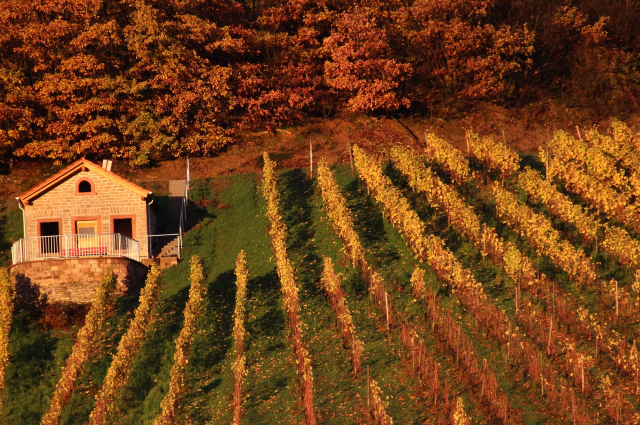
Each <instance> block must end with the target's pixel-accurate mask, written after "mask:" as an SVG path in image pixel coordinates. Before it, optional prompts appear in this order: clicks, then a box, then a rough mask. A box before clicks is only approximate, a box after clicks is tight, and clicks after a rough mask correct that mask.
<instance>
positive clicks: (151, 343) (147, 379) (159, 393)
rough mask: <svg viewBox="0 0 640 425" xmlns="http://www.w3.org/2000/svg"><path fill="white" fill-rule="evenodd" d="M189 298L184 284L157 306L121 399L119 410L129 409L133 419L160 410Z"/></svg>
mask: <svg viewBox="0 0 640 425" xmlns="http://www.w3.org/2000/svg"><path fill="white" fill-rule="evenodd" d="M188 298H189V287H185V288H181V289H180V290H179V291H177V292H176V293H175V294H173V295H172V296H170V297H168V298H166V299H163V300H161V301H160V304H159V305H158V308H157V310H156V313H155V315H154V322H153V323H152V325H151V329H150V330H149V332H148V334H147V338H146V339H145V341H144V343H143V345H142V347H141V349H140V352H139V353H138V355H137V356H136V358H135V360H134V362H133V365H132V368H131V374H130V376H129V379H128V381H127V385H126V386H125V388H124V390H123V397H122V399H121V400H120V406H119V407H120V409H119V410H121V411H124V412H129V414H128V417H129V418H130V419H132V420H133V421H137V420H138V419H139V418H140V415H141V414H143V416H146V417H147V419H150V418H153V417H154V416H155V415H156V414H157V413H158V412H159V411H160V410H159V409H160V408H159V406H160V402H161V401H162V398H163V397H164V393H165V392H166V389H167V388H168V381H169V372H170V370H171V366H172V364H173V360H172V359H173V354H174V351H175V339H176V337H177V336H178V333H179V332H180V329H181V328H182V323H183V317H184V316H183V311H184V307H185V305H186V303H187V300H188ZM140 410H142V412H141V411H140ZM136 418H137V419H136ZM127 423H130V422H127Z"/></svg>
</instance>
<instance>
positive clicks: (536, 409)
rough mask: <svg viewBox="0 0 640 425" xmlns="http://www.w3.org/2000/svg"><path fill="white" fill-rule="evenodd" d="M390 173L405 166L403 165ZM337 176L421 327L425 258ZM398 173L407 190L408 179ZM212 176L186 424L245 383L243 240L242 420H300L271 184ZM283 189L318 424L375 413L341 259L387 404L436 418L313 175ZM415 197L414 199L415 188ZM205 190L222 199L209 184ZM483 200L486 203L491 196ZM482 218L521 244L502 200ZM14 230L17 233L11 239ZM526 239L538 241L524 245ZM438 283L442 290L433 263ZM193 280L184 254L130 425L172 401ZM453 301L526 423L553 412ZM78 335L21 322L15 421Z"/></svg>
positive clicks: (480, 267)
mask: <svg viewBox="0 0 640 425" xmlns="http://www.w3.org/2000/svg"><path fill="white" fill-rule="evenodd" d="M389 172H390V173H391V174H392V175H393V172H392V171H389ZM336 177H337V178H338V181H339V183H340V185H341V186H342V188H343V192H344V193H345V196H346V197H347V199H348V202H349V205H350V207H351V208H352V211H353V215H354V219H355V222H356V226H357V230H358V232H359V234H360V236H361V238H362V240H363V243H364V245H365V247H366V248H367V249H368V250H369V252H370V259H371V261H372V262H373V264H374V265H375V266H376V267H378V268H379V270H380V272H381V273H382V274H383V276H384V277H385V279H386V281H387V287H388V288H389V289H390V290H392V291H393V301H394V305H395V306H396V308H398V309H399V310H401V311H402V312H403V313H405V314H407V315H408V316H411V317H413V318H414V320H416V321H417V322H420V321H421V320H422V319H421V317H422V316H423V310H421V308H420V307H418V306H416V305H415V304H414V303H413V302H412V301H413V298H412V297H411V296H410V295H409V294H410V291H411V288H410V286H409V283H408V278H409V276H410V274H411V272H412V271H413V269H414V268H415V266H416V265H417V263H416V261H415V260H414V259H413V255H412V254H411V252H410V251H409V250H408V249H407V247H406V245H405V243H404V240H403V239H402V238H401V237H400V235H398V233H397V232H396V231H395V230H394V229H393V228H392V226H391V225H390V224H389V223H388V221H387V220H386V219H384V218H383V215H382V213H381V211H380V208H379V207H378V206H377V205H376V204H375V202H374V201H373V200H372V199H371V197H369V196H367V195H366V193H365V191H364V190H363V187H362V186H361V184H360V183H359V182H357V181H353V180H352V179H351V175H350V171H349V169H348V168H342V167H340V168H338V169H337V170H336ZM396 177H397V176H396ZM394 178H395V177H394ZM395 180H396V182H397V183H398V184H399V185H400V186H401V187H402V182H401V180H398V179H397V178H395ZM212 183H213V184H215V185H216V186H220V187H224V188H225V189H224V190H221V193H220V195H219V197H218V201H219V205H218V207H217V208H212V207H208V208H207V209H206V210H205V209H204V208H200V207H198V206H197V205H195V204H191V205H190V217H191V220H192V222H193V223H194V224H195V225H194V227H193V229H192V230H190V231H189V232H188V233H187V234H186V235H185V240H184V245H185V248H184V256H185V257H189V256H191V255H193V254H198V255H200V256H201V257H202V258H203V261H204V264H205V270H206V271H207V274H208V277H207V284H208V295H207V302H206V304H205V306H204V308H203V312H202V315H201V317H200V321H199V327H200V332H199V333H198V335H197V336H196V339H195V341H194V344H193V349H192V353H191V356H190V360H189V366H188V368H187V374H188V376H187V380H186V382H187V388H186V391H187V393H186V395H185V397H184V399H183V401H182V402H181V403H180V409H179V412H178V414H179V417H178V421H179V422H188V421H192V422H193V423H205V422H207V421H210V423H220V422H228V421H229V420H230V417H231V416H230V415H231V411H230V406H231V397H232V388H233V375H232V373H231V361H232V356H233V351H232V350H231V334H230V332H231V327H232V313H233V307H234V302H235V284H234V282H235V277H234V274H233V271H234V266H235V259H236V255H237V253H238V252H239V251H240V249H244V250H245V251H246V253H247V260H248V266H249V272H250V282H249V292H248V306H247V308H248V311H247V313H248V323H247V325H246V327H247V331H248V342H247V348H248V351H247V357H248V359H247V360H248V369H249V374H248V376H247V377H246V380H245V387H244V394H245V402H244V405H243V408H244V410H245V416H244V421H245V423H265V424H267V423H268V424H271V423H300V422H301V421H302V419H303V414H302V406H301V403H300V391H299V387H298V384H297V377H296V374H295V364H294V361H293V356H292V351H291V347H290V344H289V342H288V340H287V328H286V325H285V319H284V315H283V313H282V309H281V303H282V299H281V295H280V291H279V282H278V278H277V274H276V273H275V266H274V263H273V259H272V254H271V249H270V245H269V239H268V234H267V232H266V229H267V224H268V223H267V220H266V218H265V216H264V210H265V203H264V200H263V198H262V194H261V193H260V186H259V178H258V177H257V176H254V175H235V176H229V177H219V178H216V179H213V180H212ZM278 188H279V190H280V193H281V196H282V205H281V208H282V210H281V211H282V214H283V217H284V220H285V222H286V224H287V226H288V227H289V239H288V241H287V243H288V247H289V255H290V258H291V260H292V262H293V264H294V267H295V270H296V278H297V280H298V282H299V284H300V285H301V292H300V296H301V304H302V312H301V314H302V320H303V322H304V323H305V325H306V328H305V341H306V343H307V344H308V349H309V351H310V353H311V356H312V358H313V361H314V364H313V367H314V384H315V405H316V408H317V414H318V418H319V419H320V422H322V423H362V422H366V420H365V419H364V417H365V409H366V384H365V382H366V381H365V378H364V376H362V375H361V376H359V377H355V376H353V374H352V372H351V366H350V364H349V360H348V352H347V351H346V350H344V349H343V347H342V342H341V340H340V337H339V333H338V331H337V329H336V325H335V318H334V316H333V312H332V311H331V308H330V306H329V304H328V301H327V299H326V296H325V295H324V293H323V292H322V291H321V289H320V286H319V278H320V274H321V271H322V256H325V255H328V256H331V257H332V258H333V259H334V262H335V263H336V264H337V268H338V270H339V271H341V272H342V273H343V274H344V276H345V279H344V283H343V284H344V288H345V291H346V293H347V296H348V303H349V307H350V308H351V311H352V314H353V316H354V323H355V325H356V328H357V332H358V335H359V337H360V338H361V339H362V340H363V341H364V342H365V351H364V354H363V365H364V366H365V367H366V366H369V368H370V373H371V375H372V377H373V378H375V379H376V380H377V381H378V382H379V384H380V387H381V388H382V390H383V392H384V393H385V395H387V396H388V397H389V413H390V414H391V416H392V417H394V419H396V421H398V422H402V423H406V422H411V423H422V422H424V421H427V420H429V418H432V414H433V413H432V412H430V411H429V408H430V407H431V404H430V403H429V402H428V401H427V400H424V399H423V398H422V396H421V393H420V391H419V389H418V388H417V382H416V381H415V379H412V378H410V377H409V376H408V375H407V374H406V373H405V369H404V367H403V365H402V361H401V356H400V354H399V353H400V352H399V344H398V342H397V341H396V339H395V338H394V337H393V336H391V337H390V336H389V335H388V334H387V333H386V332H385V327H384V321H383V318H382V317H381V316H380V315H379V314H378V313H377V312H376V311H375V310H374V309H373V308H372V306H371V303H370V302H369V298H368V295H367V293H366V288H365V286H364V284H363V283H362V281H361V279H360V278H359V276H358V274H357V273H356V272H355V271H354V270H353V268H351V267H350V266H348V264H347V262H345V261H343V254H342V252H341V248H342V244H341V242H340V241H339V239H337V238H336V236H335V235H333V234H332V232H331V229H330V223H329V222H328V219H327V218H326V216H325V214H324V211H323V208H322V201H321V199H320V196H319V193H318V190H317V188H316V189H315V190H314V188H313V186H312V184H311V182H310V181H309V180H308V178H307V177H306V176H305V174H304V173H303V170H287V171H285V172H283V173H281V175H280V181H279V186H278ZM405 189H406V188H405ZM205 192H206V191H205ZM405 193H406V194H407V195H409V196H411V194H410V193H409V192H408V191H406V190H405ZM203 196H204V197H207V196H214V195H213V194H212V192H206V193H205V194H204V195H203ZM412 201H413V202H414V206H415V207H416V209H417V211H418V212H419V213H420V215H421V217H422V218H423V219H424V220H425V222H426V223H427V226H428V231H429V232H434V233H437V234H440V235H442V236H443V237H444V238H445V240H446V242H447V245H448V246H449V247H450V248H451V249H452V250H453V251H454V252H455V253H456V255H457V256H458V257H459V258H460V259H461V261H462V262H463V264H464V265H465V266H467V267H470V268H471V269H472V270H473V271H474V273H475V274H476V277H477V278H478V280H479V281H481V282H482V283H483V285H484V286H485V288H486V290H487V292H488V293H489V294H490V295H491V296H492V297H493V298H494V300H495V301H496V302H498V303H499V304H500V305H501V306H502V307H503V308H505V310H506V311H507V313H508V314H509V315H512V310H513V305H512V304H513V301H512V299H511V298H510V297H509V295H508V291H507V290H506V288H507V287H508V286H509V285H510V284H512V283H511V282H509V280H508V279H505V277H504V276H503V274H502V273H501V272H500V271H499V270H497V269H496V268H495V267H494V266H492V265H491V264H489V263H488V262H485V261H482V260H481V259H480V258H479V255H478V253H477V251H476V250H474V249H473V248H472V247H470V246H469V244H466V243H465V242H464V241H463V240H462V239H461V238H460V237H459V235H457V234H456V233H455V232H453V231H447V229H446V227H447V226H446V219H443V216H442V214H438V213H436V212H434V211H432V210H431V209H430V208H429V207H428V206H427V205H424V204H423V203H421V201H420V199H418V198H417V197H414V198H412ZM471 202H473V203H475V205H481V204H482V201H479V200H471ZM18 212H19V211H18ZM484 213H485V214H484V215H485V219H486V220H487V221H488V222H489V224H492V225H497V226H498V228H499V230H500V232H501V233H502V234H504V235H505V236H507V237H508V238H509V239H515V238H514V237H513V235H512V234H511V233H510V232H508V231H506V229H504V228H501V225H500V223H498V222H495V220H493V219H492V217H491V210H490V209H489V210H486V211H484ZM16 216H17V215H16V213H15V211H12V212H11V213H10V214H9V215H8V217H9V219H8V220H10V221H11V222H19V221H17V219H16ZM17 217H18V218H20V217H19V216H17ZM14 224H15V223H14ZM13 227H15V226H13ZM5 228H6V225H5ZM4 237H5V239H6V238H7V235H6V234H5V235H4ZM518 243H519V245H520V246H521V247H523V248H527V247H526V244H523V243H522V242H518ZM528 251H529V252H530V250H528ZM543 260H544V259H542V260H539V261H543ZM425 268H426V267H425ZM561 280H562V279H561ZM427 283H428V284H429V285H431V286H432V287H435V288H439V287H440V285H439V284H438V283H437V282H436V279H435V276H434V274H433V273H432V272H430V270H428V269H427ZM567 286H568V285H567ZM188 288H189V283H188V262H186V261H183V262H182V263H180V264H179V265H178V266H177V267H175V268H171V269H168V270H167V271H166V272H165V273H164V275H163V292H162V295H161V298H162V299H161V304H160V308H159V311H158V315H157V318H156V320H155V321H154V322H153V324H152V330H151V332H150V335H149V338H148V339H147V340H146V341H145V343H144V345H143V348H142V350H141V352H140V354H139V355H138V356H137V357H136V359H135V361H134V366H133V371H132V374H131V379H130V380H129V382H128V385H127V387H126V390H125V393H124V397H123V399H122V400H121V401H120V405H119V408H120V410H121V412H122V413H121V415H120V416H119V422H120V423H125V424H139V423H149V422H150V421H151V420H152V419H153V418H154V417H155V416H156V415H157V413H158V412H159V406H160V402H161V400H162V398H163V396H164V394H165V392H166V390H167V388H168V379H169V371H170V369H171V365H172V362H173V353H174V340H175V337H176V336H177V334H178V332H179V331H180V327H181V325H182V309H183V308H184V305H185V303H186V300H187V296H188ZM443 294H444V293H443ZM445 303H449V304H448V306H449V308H451V309H452V310H453V311H454V312H456V313H458V314H460V318H461V320H462V323H463V325H464V327H465V329H466V330H467V334H468V335H470V336H472V339H473V342H474V344H475V345H476V348H477V349H478V350H479V351H480V352H481V353H482V354H483V355H485V356H487V358H488V359H489V360H490V364H491V367H492V368H493V369H494V370H495V371H496V372H497V374H498V376H499V378H500V379H501V381H502V382H501V385H502V387H503V388H504V389H505V391H506V392H507V394H508V396H509V397H510V399H511V400H512V402H513V403H514V406H515V407H516V408H519V409H522V412H521V413H522V415H523V417H524V419H525V420H526V422H528V423H541V422H545V421H550V420H553V418H550V417H547V416H545V415H541V414H540V412H541V411H542V410H547V411H549V410H548V409H550V408H551V407H550V406H548V405H546V402H545V401H544V400H541V399H540V398H539V397H538V396H537V391H536V389H535V388H529V387H528V385H527V384H526V382H523V381H522V379H523V377H522V376H520V375H519V374H518V372H517V371H514V370H513V369H512V368H511V367H510V366H509V365H507V364H506V362H505V360H504V358H503V357H504V356H502V355H501V354H500V353H496V352H495V349H494V348H493V347H492V344H491V341H490V340H488V339H487V338H486V337H484V336H483V334H482V332H478V331H477V329H475V328H474V327H473V325H472V324H471V321H470V318H469V317H468V316H466V315H465V313H464V312H462V311H461V309H460V308H459V306H458V305H457V304H456V303H455V302H451V300H448V299H447V297H445ZM135 305H136V300H135V299H130V298H123V299H121V300H120V301H119V303H118V306H117V310H116V312H115V313H114V315H113V317H112V318H111V319H110V328H109V329H110V331H109V333H105V335H104V338H103V341H102V343H101V347H99V348H100V349H97V350H96V357H95V360H94V361H93V362H92V363H91V364H90V365H88V367H87V370H86V371H85V373H84V375H83V376H82V377H81V380H80V382H79V383H78V391H76V394H75V395H74V397H72V399H71V400H70V405H69V407H68V408H67V410H66V411H65V414H64V417H63V423H84V422H85V421H86V418H87V416H88V414H89V412H90V409H91V407H92V405H93V396H94V395H95V393H96V391H97V390H98V389H99V385H100V383H101V382H102V379H103V377H104V374H105V372H106V369H107V367H108V364H109V361H110V356H111V354H112V352H113V350H114V347H115V346H116V344H117V340H118V338H119V336H120V335H121V334H122V332H123V331H124V326H125V324H126V320H127V319H128V318H129V316H128V315H129V314H130V312H131V311H132V310H133V308H134V307H135ZM444 305H446V304H444ZM76 331H77V328H72V329H69V330H55V331H41V330H40V329H39V328H38V326H37V324H36V323H34V321H33V320H29V319H27V318H25V317H24V316H19V317H16V319H15V320H14V326H13V330H12V335H11V348H10V350H11V352H10V361H11V364H10V366H9V368H8V370H7V389H6V390H5V393H4V394H3V399H4V403H5V404H4V412H3V415H4V419H6V420H7V422H10V423H21V424H31V423H34V424H35V423H38V422H39V419H40V417H41V415H42V413H43V411H44V410H45V409H46V408H47V407H48V403H49V399H50V396H51V393H52V390H53V387H54V386H55V383H56V382H57V379H58V378H59V376H60V370H61V366H62V363H63V359H64V358H66V356H67V355H68V353H69V350H70V348H71V345H72V342H73V336H74V333H75V332H76ZM423 336H424V337H425V338H426V340H427V342H428V343H430V344H429V345H430V346H431V347H435V342H434V341H433V340H432V339H431V338H432V337H431V335H430V334H429V332H427V333H425V334H424V335H423ZM434 350H435V349H434ZM432 354H433V355H435V356H436V357H438V358H439V360H440V362H441V364H442V365H443V367H444V368H445V370H444V371H443V373H444V375H447V376H449V378H450V379H452V380H453V381H455V380H456V379H458V378H459V377H460V372H456V371H455V366H454V365H453V364H452V363H451V361H450V358H448V357H447V356H446V355H443V354H442V353H436V352H435V351H433V352H432ZM454 388H455V390H456V392H460V393H461V394H462V396H463V398H464V400H465V405H467V406H468V411H471V412H472V413H473V415H474V416H475V419H476V420H477V421H478V422H484V421H485V418H484V417H483V413H482V409H481V408H479V407H478V406H477V405H476V404H475V402H474V398H473V397H472V396H470V394H469V393H468V391H469V388H468V387H467V386H466V385H465V384H464V383H458V384H456V386H455V387H454Z"/></svg>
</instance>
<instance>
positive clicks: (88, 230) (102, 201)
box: [10, 158, 156, 302]
mask: <svg viewBox="0 0 640 425" xmlns="http://www.w3.org/2000/svg"><path fill="white" fill-rule="evenodd" d="M103 164H104V167H101V166H99V165H97V164H94V163H93V162H91V161H89V160H87V159H84V158H83V159H80V160H78V161H76V162H74V163H73V164H71V165H69V166H68V167H66V168H64V169H63V170H61V171H60V172H58V173H56V174H54V175H53V176H51V177H50V178H48V179H46V180H45V181H43V182H42V183H40V184H39V185H37V186H35V187H34V188H32V189H30V190H28V191H27V192H25V193H23V194H22V195H20V196H19V197H18V198H17V200H18V203H19V206H20V208H21V209H22V211H23V217H24V220H23V222H24V238H22V239H20V240H19V241H17V242H15V243H14V244H13V247H12V250H11V251H12V261H13V266H11V268H10V274H11V276H12V277H13V279H14V281H15V282H16V290H18V286H20V285H22V286H25V285H26V286H29V287H31V286H34V285H35V286H37V287H38V288H39V290H40V291H41V292H43V293H45V294H47V296H48V298H49V300H54V301H74V302H89V301H91V300H92V297H93V293H94V291H95V287H96V286H97V284H98V282H99V281H100V278H101V276H102V273H103V272H104V270H106V269H107V268H108V267H112V268H113V269H114V271H115V272H116V273H117V274H118V275H119V277H118V286H119V290H120V292H127V291H128V290H129V289H131V288H132V287H136V286H139V285H140V284H141V282H143V281H144V276H145V275H146V271H147V267H146V266H145V265H144V264H143V263H142V262H143V261H144V262H147V263H148V260H147V259H148V258H149V257H151V255H150V252H149V246H148V240H149V239H151V236H152V235H154V234H155V233H156V218H155V217H156V216H155V213H154V208H153V207H152V203H153V194H152V192H150V191H148V190H146V189H143V188H142V187H140V186H138V185H136V184H134V183H132V182H130V181H128V180H126V179H124V178H122V177H120V176H118V175H116V174H114V173H112V172H111V171H110V170H109V169H108V168H110V165H107V164H110V162H108V161H105V162H104V163H103Z"/></svg>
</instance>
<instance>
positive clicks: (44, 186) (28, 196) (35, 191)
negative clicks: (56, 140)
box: [18, 158, 152, 205]
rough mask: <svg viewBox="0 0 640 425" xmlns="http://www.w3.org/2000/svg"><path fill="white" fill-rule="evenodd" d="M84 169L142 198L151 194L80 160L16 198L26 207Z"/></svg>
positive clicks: (85, 160)
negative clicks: (34, 199)
mask: <svg viewBox="0 0 640 425" xmlns="http://www.w3.org/2000/svg"><path fill="white" fill-rule="evenodd" d="M85 169H88V170H90V171H93V172H95V173H97V174H100V175H101V176H103V177H105V178H107V179H109V180H111V181H112V182H114V183H115V184H117V185H119V186H122V187H125V188H127V189H129V190H131V191H133V192H135V193H137V194H138V195H140V196H141V197H142V198H146V197H147V196H149V195H150V194H151V193H152V192H150V191H148V190H146V189H143V188H141V187H140V186H138V185H137V184H135V183H132V182H130V181H129V180H127V179H124V178H122V177H120V176H119V175H117V174H114V173H112V172H111V171H107V170H105V169H104V168H102V167H100V166H99V165H97V164H94V163H93V162H91V161H89V160H88V159H86V158H80V159H79V160H77V161H76V162H74V163H72V164H70V165H69V166H68V167H66V168H64V169H62V170H60V171H58V172H57V173H55V174H54V175H53V176H51V177H49V178H48V179H46V180H45V181H43V182H42V183H40V184H39V185H37V186H35V187H33V188H32V189H29V190H28V191H26V192H25V193H23V194H22V195H20V196H19V197H18V199H19V200H20V201H21V202H22V203H23V204H25V205H28V204H29V202H30V201H31V200H32V199H33V198H35V197H37V196H40V195H42V194H43V193H44V192H46V191H47V190H49V189H51V188H52V187H54V186H56V185H58V184H59V183H61V182H62V181H64V180H66V179H67V178H68V177H71V176H72V175H73V174H75V173H76V172H78V171H80V170H83V171H84V170H85Z"/></svg>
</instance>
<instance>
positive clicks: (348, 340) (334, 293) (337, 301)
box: [322, 257, 364, 376]
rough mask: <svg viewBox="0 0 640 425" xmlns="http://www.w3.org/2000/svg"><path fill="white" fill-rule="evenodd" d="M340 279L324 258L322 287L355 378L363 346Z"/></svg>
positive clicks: (359, 368) (359, 365)
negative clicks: (346, 348)
mask: <svg viewBox="0 0 640 425" xmlns="http://www.w3.org/2000/svg"><path fill="white" fill-rule="evenodd" d="M340 280H341V277H340V275H338V273H336V271H335V269H334V267H333V262H332V261H331V258H329V257H324V269H323V272H322V286H323V288H324V290H325V291H326V292H327V294H328V295H329V300H330V302H331V307H332V308H333V311H334V312H335V314H336V317H337V319H338V323H339V324H340V331H341V333H342V339H343V345H344V346H345V347H347V346H348V347H350V348H351V350H350V352H351V366H352V367H353V373H354V374H355V375H356V376H357V375H358V374H359V373H360V370H361V364H362V359H361V355H362V350H363V347H364V344H363V343H362V341H360V340H359V339H358V337H357V336H356V329H355V326H354V325H353V319H352V318H351V312H350V311H349V307H348V306H347V302H346V300H345V295H344V292H342V289H341V288H340Z"/></svg>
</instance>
